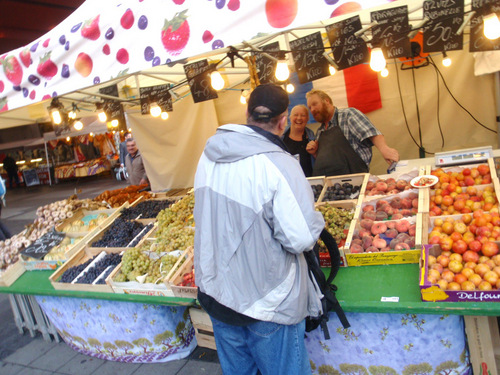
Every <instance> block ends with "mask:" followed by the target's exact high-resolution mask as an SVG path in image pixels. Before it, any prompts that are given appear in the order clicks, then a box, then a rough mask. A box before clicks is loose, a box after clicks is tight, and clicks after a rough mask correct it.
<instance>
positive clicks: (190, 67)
mask: <svg viewBox="0 0 500 375" xmlns="http://www.w3.org/2000/svg"><path fill="white" fill-rule="evenodd" d="M184 72H185V73H186V77H187V79H188V82H189V88H190V89H191V95H192V96H193V101H194V102H195V103H199V102H204V101H206V100H210V99H217V98H218V96H217V91H215V90H214V88H213V87H212V84H211V81H210V73H211V71H210V65H209V64H208V60H201V61H197V62H194V63H191V64H186V65H184Z"/></svg>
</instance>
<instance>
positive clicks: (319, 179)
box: [307, 176, 325, 203]
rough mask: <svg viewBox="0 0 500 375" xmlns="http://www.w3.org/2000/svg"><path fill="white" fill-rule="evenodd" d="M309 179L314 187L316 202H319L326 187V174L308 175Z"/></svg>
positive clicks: (312, 187)
mask: <svg viewBox="0 0 500 375" xmlns="http://www.w3.org/2000/svg"><path fill="white" fill-rule="evenodd" d="M307 181H308V182H309V184H310V185H311V189H313V194H314V202H315V203H317V202H318V200H319V197H320V196H321V193H322V192H323V188H324V187H325V176H316V177H307Z"/></svg>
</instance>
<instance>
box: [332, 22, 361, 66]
mask: <svg viewBox="0 0 500 375" xmlns="http://www.w3.org/2000/svg"><path fill="white" fill-rule="evenodd" d="M360 29H361V19H360V18H359V16H354V17H351V18H348V19H345V20H343V21H340V22H337V23H334V24H332V25H328V26H326V32H327V34H328V40H329V41H330V45H331V46H332V51H333V58H334V60H335V62H336V63H337V65H338V67H339V70H343V69H347V68H350V67H351V66H355V65H359V64H362V63H365V62H368V60H369V55H368V48H367V47H366V43H365V42H364V41H363V39H361V38H358V37H356V36H355V35H354V33H355V32H356V31H358V30H360Z"/></svg>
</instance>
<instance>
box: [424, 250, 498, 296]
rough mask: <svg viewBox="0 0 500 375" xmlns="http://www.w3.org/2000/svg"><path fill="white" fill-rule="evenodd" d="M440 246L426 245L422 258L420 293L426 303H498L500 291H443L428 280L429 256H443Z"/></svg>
mask: <svg viewBox="0 0 500 375" xmlns="http://www.w3.org/2000/svg"><path fill="white" fill-rule="evenodd" d="M441 252H442V251H441V247H439V245H424V246H423V248H422V250H421V253H422V254H421V257H420V282H419V285H420V293H421V297H422V301H425V302H435V301H439V302H498V301H500V290H498V289H496V290H489V291H483V290H472V291H467V290H442V289H441V288H440V287H439V286H438V285H437V284H432V283H431V282H429V281H428V280H427V275H428V264H429V255H433V256H435V257H438V256H439V255H440V254H441Z"/></svg>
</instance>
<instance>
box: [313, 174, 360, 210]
mask: <svg viewBox="0 0 500 375" xmlns="http://www.w3.org/2000/svg"><path fill="white" fill-rule="evenodd" d="M369 176H370V174H369V173H357V174H348V175H342V176H332V177H325V178H324V186H323V190H322V191H321V195H320V196H319V198H318V200H317V201H316V203H321V202H327V201H328V202H329V201H335V202H337V201H342V200H351V201H355V202H357V201H358V198H359V197H360V196H362V195H364V193H365V188H366V184H367V182H368V178H369ZM335 184H340V185H343V184H350V185H352V186H359V191H358V192H356V193H352V194H351V195H350V197H349V198H347V199H329V198H328V196H327V195H328V194H327V192H328V190H329V189H331V188H332V187H333V186H335Z"/></svg>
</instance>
